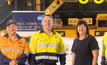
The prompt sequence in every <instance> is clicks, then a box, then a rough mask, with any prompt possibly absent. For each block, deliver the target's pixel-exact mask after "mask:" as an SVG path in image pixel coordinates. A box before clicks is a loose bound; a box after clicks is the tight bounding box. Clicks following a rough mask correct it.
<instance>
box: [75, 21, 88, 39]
mask: <svg viewBox="0 0 107 65" xmlns="http://www.w3.org/2000/svg"><path fill="white" fill-rule="evenodd" d="M82 24H84V25H85V26H86V36H87V35H89V27H88V25H87V23H86V21H85V20H80V21H78V23H77V26H76V34H77V38H76V41H78V40H79V36H80V35H79V33H78V26H79V25H82ZM86 36H85V37H86Z"/></svg>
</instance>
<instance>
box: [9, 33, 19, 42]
mask: <svg viewBox="0 0 107 65" xmlns="http://www.w3.org/2000/svg"><path fill="white" fill-rule="evenodd" d="M9 37H10V39H11V41H12V42H14V41H15V39H16V37H17V36H16V34H14V35H9Z"/></svg>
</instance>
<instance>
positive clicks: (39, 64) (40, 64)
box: [36, 63, 56, 65]
mask: <svg viewBox="0 0 107 65" xmlns="http://www.w3.org/2000/svg"><path fill="white" fill-rule="evenodd" d="M36 65H56V63H55V64H44V63H38V64H36Z"/></svg>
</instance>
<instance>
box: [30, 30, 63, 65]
mask: <svg viewBox="0 0 107 65" xmlns="http://www.w3.org/2000/svg"><path fill="white" fill-rule="evenodd" d="M29 48H30V54H34V55H36V56H35V62H36V64H38V63H44V64H52V63H56V62H57V61H58V56H59V55H64V54H65V47H64V43H63V40H62V37H61V35H60V34H58V33H57V32H55V31H53V30H52V32H51V34H50V36H48V35H47V34H46V33H45V32H44V31H43V29H42V30H40V31H38V32H36V33H34V34H33V35H32V37H31V40H30V44H29ZM62 59H64V60H65V57H63V58H62ZM33 62H34V61H31V63H30V64H32V63H33ZM63 63H65V61H63ZM32 65H33V64H32ZM62 65H64V64H62Z"/></svg>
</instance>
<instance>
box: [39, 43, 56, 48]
mask: <svg viewBox="0 0 107 65" xmlns="http://www.w3.org/2000/svg"><path fill="white" fill-rule="evenodd" d="M40 47H57V48H58V45H57V44H40V45H37V48H40Z"/></svg>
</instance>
